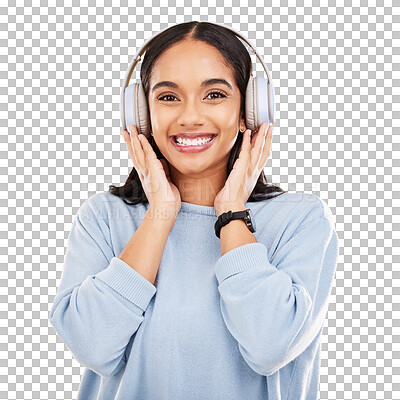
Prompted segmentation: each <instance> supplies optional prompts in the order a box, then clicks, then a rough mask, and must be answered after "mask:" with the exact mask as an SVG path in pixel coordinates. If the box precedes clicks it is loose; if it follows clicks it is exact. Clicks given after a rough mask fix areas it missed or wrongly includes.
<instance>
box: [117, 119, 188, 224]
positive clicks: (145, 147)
mask: <svg viewBox="0 0 400 400" xmlns="http://www.w3.org/2000/svg"><path fill="white" fill-rule="evenodd" d="M128 129H129V131H130V132H131V135H129V133H128V131H127V130H125V129H123V130H122V131H121V135H122V136H123V138H124V140H125V142H126V147H127V148H128V152H129V155H130V157H131V160H132V163H133V166H134V167H135V169H136V171H137V173H138V175H139V178H140V181H141V183H142V186H143V190H144V192H145V194H146V196H147V200H148V201H149V207H150V208H152V209H153V210H156V209H157V210H158V209H161V210H167V211H169V212H171V213H172V214H173V217H174V218H176V215H177V213H178V212H179V210H180V209H181V195H180V192H179V190H178V188H177V187H176V186H175V185H174V184H173V183H172V182H171V175H170V171H169V167H168V163H167V161H166V160H164V159H162V160H159V159H158V158H157V156H156V154H155V153H154V150H153V148H152V147H151V145H150V143H149V142H148V140H147V138H146V137H145V136H144V135H142V134H140V135H138V133H137V128H136V126H135V125H129V127H128ZM171 218H172V216H171Z"/></svg>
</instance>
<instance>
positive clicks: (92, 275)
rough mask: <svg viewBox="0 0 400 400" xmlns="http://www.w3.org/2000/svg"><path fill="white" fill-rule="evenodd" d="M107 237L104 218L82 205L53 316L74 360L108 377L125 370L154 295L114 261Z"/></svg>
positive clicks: (128, 269) (135, 274)
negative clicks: (128, 350)
mask: <svg viewBox="0 0 400 400" xmlns="http://www.w3.org/2000/svg"><path fill="white" fill-rule="evenodd" d="M84 210H85V212H83V211H84ZM107 232H108V233H109V227H108V225H107V224H106V222H105V221H104V220H103V218H102V217H101V216H96V213H93V211H92V210H91V209H90V207H89V206H88V205H87V204H84V205H83V206H82V207H81V209H80V211H79V212H78V214H77V216H76V218H75V221H74V223H73V225H72V229H71V232H70V235H69V238H68V245H67V251H66V254H65V259H64V268H63V272H62V277H61V282H60V285H59V288H58V291H57V294H56V296H55V299H54V302H53V305H52V308H51V311H50V314H49V320H50V322H51V324H52V326H53V327H54V329H55V330H56V332H57V334H58V336H59V337H60V338H61V339H62V341H63V342H64V343H65V345H66V346H67V347H68V349H69V350H70V351H71V353H72V355H73V356H74V358H75V359H76V360H77V361H78V362H80V363H81V364H83V365H84V366H85V367H87V368H89V369H91V370H93V371H94V372H96V373H98V374H99V375H101V376H104V377H109V376H112V375H114V374H116V373H117V372H118V371H119V370H120V369H121V368H122V367H123V366H124V365H125V364H126V354H125V350H126V349H127V346H128V344H129V342H130V340H131V339H132V340H133V337H132V336H133V335H134V334H135V333H136V331H137V329H138V327H139V325H140V324H141V322H142V321H143V320H144V316H143V313H144V311H145V310H146V308H147V306H148V304H149V302H150V300H151V298H152V297H153V296H154V294H155V292H156V287H155V286H154V285H152V284H151V283H150V282H149V281H148V280H147V279H145V278H144V277H143V276H142V275H140V274H139V273H138V272H136V271H135V270H134V269H133V268H131V267H130V266H129V265H128V264H126V263H125V262H124V261H122V260H121V259H120V258H118V257H115V255H114V251H113V248H112V245H111V243H110V242H111V239H110V238H109V235H108V234H107ZM128 348H129V346H128Z"/></svg>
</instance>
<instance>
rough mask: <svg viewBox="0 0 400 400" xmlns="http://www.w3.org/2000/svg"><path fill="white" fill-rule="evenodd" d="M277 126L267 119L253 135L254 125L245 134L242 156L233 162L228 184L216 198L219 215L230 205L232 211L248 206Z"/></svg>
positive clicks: (215, 205) (227, 209) (215, 203)
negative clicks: (251, 129) (251, 136)
mask: <svg viewBox="0 0 400 400" xmlns="http://www.w3.org/2000/svg"><path fill="white" fill-rule="evenodd" d="M267 128H268V129H267ZM273 129H274V127H273V126H272V125H270V126H268V122H264V123H263V124H261V126H260V128H259V129H258V131H257V132H256V133H255V134H254V135H253V138H252V139H251V138H250V134H251V131H250V129H247V130H246V132H245V133H244V134H243V142H242V148H241V150H240V154H239V157H238V158H237V160H236V161H235V164H234V165H233V168H232V171H231V172H230V174H229V176H228V179H227V180H226V182H225V186H224V187H223V188H222V189H221V190H220V191H219V192H218V194H217V196H216V197H215V200H214V208H215V210H216V211H217V214H218V216H219V215H220V214H222V213H223V212H225V211H229V210H230V209H231V210H232V211H240V210H241V209H243V210H244V209H245V204H246V202H247V201H248V199H249V197H250V195H251V192H252V191H253V189H254V187H255V185H256V183H257V180H258V177H259V176H260V174H261V171H262V169H263V168H264V166H265V164H266V163H267V160H268V157H269V156H270V153H271V143H272V131H273ZM233 208H235V210H234V209H233Z"/></svg>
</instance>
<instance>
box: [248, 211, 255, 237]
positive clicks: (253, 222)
mask: <svg viewBox="0 0 400 400" xmlns="http://www.w3.org/2000/svg"><path fill="white" fill-rule="evenodd" d="M249 217H250V221H251V225H252V226H253V229H254V232H255V231H256V221H255V220H254V219H253V218H252V215H251V211H250V209H249Z"/></svg>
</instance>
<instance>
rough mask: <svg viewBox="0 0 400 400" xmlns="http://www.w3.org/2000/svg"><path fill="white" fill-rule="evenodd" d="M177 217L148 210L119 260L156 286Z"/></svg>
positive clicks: (165, 212) (164, 212)
mask: <svg viewBox="0 0 400 400" xmlns="http://www.w3.org/2000/svg"><path fill="white" fill-rule="evenodd" d="M174 224H175V216H171V215H169V213H168V211H161V210H152V209H149V210H147V212H146V214H145V216H144V218H143V221H142V223H141V224H140V226H139V228H138V229H137V230H136V232H135V233H134V234H133V235H132V237H131V239H130V240H129V242H128V243H127V245H126V246H125V248H124V249H123V250H122V251H121V253H120V255H119V258H120V259H121V260H122V261H124V262H126V263H127V264H128V265H129V266H131V267H132V268H133V269H134V270H135V271H137V272H138V273H139V274H140V275H142V276H143V277H144V278H146V279H147V280H148V281H149V282H150V283H152V284H154V282H155V279H156V276H157V272H158V268H159V266H160V262H161V257H162V255H163V252H164V248H165V245H166V243H167V239H168V236H169V233H170V232H171V230H172V228H173V226H174Z"/></svg>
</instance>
